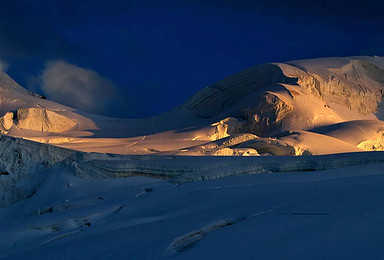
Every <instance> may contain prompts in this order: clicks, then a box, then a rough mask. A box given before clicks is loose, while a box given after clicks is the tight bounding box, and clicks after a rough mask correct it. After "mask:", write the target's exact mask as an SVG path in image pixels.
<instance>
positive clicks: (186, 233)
mask: <svg viewBox="0 0 384 260" xmlns="http://www.w3.org/2000/svg"><path fill="white" fill-rule="evenodd" d="M381 156H382V155H381ZM220 158H221V159H222V160H223V162H224V161H225V157H220ZM276 158H279V157H276ZM241 159H244V158H241ZM277 161H278V159H277ZM383 166H384V164H383V163H372V164H367V165H360V166H354V167H341V168H337V169H331V170H323V171H307V172H285V173H279V172H268V173H260V174H254V175H241V176H232V177H225V178H219V179H213V180H206V181H197V182H190V183H177V184H176V183H170V182H169V181H166V180H161V179H153V178H146V177H130V178H119V179H117V178H107V179H91V178H80V177H79V176H76V175H74V174H73V172H72V170H71V169H69V168H68V167H62V168H55V169H53V170H51V171H49V174H47V175H46V177H45V178H44V180H43V181H42V183H41V184H40V185H39V188H38V189H37V190H36V193H35V194H34V195H33V196H32V197H30V198H28V199H25V200H22V201H20V202H18V203H16V204H14V205H13V206H11V207H9V208H3V209H1V210H0V216H1V219H0V234H1V235H0V237H1V239H0V252H1V254H0V257H1V259H168V258H169V259H174V258H176V259H179V258H180V259H212V258H214V259H239V258H240V259H281V258H300V259H325V258H328V259H329V258H331V259H334V258H341V259H362V258H363V259H377V258H380V257H381V256H382V250H381V248H382V243H383V242H384V235H383V234H384V226H383V214H384V207H383V184H384V174H383V171H382V168H383Z"/></svg>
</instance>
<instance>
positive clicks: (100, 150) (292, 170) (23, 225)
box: [0, 57, 384, 259]
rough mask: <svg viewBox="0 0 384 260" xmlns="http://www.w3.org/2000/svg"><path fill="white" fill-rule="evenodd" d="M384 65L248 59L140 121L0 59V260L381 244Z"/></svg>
mask: <svg viewBox="0 0 384 260" xmlns="http://www.w3.org/2000/svg"><path fill="white" fill-rule="evenodd" d="M383 68H384V58H382V57H348V58H326V59H316V60H306V61H291V62H286V63H270V64H264V65H259V66H255V67H253V68H250V69H248V70H246V71H243V72H240V73H238V74H235V75H234V76H231V77H228V78H226V79H224V80H222V81H220V82H218V83H216V84H214V85H212V86H208V87H206V88H204V89H202V90H201V91H200V92H198V93H197V94H196V95H194V96H193V97H192V98H191V99H189V100H187V101H186V102H185V103H184V104H182V105H181V106H179V107H176V108H175V109H173V110H171V111H169V112H167V113H164V114H161V115H158V116H155V117H152V118H146V119H116V118H108V117H101V116H97V115H91V114H88V113H84V112H81V111H78V110H76V109H73V108H70V107H66V106H63V105H60V104H57V103H55V102H52V101H49V100H46V99H45V97H43V96H40V95H37V94H34V93H31V92H29V91H28V90H26V89H24V88H22V87H21V86H19V85H18V84H17V83H16V82H14V81H13V80H12V79H11V78H10V77H9V76H8V75H7V74H5V73H0V113H1V114H0V116H1V117H0V131H1V133H2V135H1V136H0V259H26V258H28V259H52V258H57V259H166V258H182V259H211V258H227V259H228V258H229V259H234V258H242V259H255V258H257V259H259V258H261V259H281V258H286V257H291V258H305V259H306V258H310V259H316V258H318V259H324V258H348V259H351V258H357V259H361V258H380V256H381V247H382V242H383V241H384V237H383V234H384V233H383V232H382V231H383V225H382V215H383V212H382V211H383V210H382V209H383V207H382V201H383V198H382V197H383V192H382V186H383V184H384V178H383V177H384V174H383V172H382V167H383V165H384V156H383V152H380V151H379V150H384V137H383V134H384V125H383V124H384V122H383V121H381V119H383V117H384V116H383V115H384V111H383V105H382V104H381V102H382V95H383V88H384V71H383ZM373 151H375V152H373ZM347 152H353V153H347ZM336 153H337V154H336ZM311 154H312V155H318V156H279V155H311ZM189 155H203V156H189ZM207 155H242V156H231V157H228V156H207ZM259 155H261V156H259ZM263 155H275V156H263ZM224 177H225V178H224Z"/></svg>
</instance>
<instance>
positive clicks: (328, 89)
mask: <svg viewBox="0 0 384 260" xmlns="http://www.w3.org/2000/svg"><path fill="white" fill-rule="evenodd" d="M383 67H384V58H383V57H346V58H324V59H314V60H301V61H290V62H285V63H269V64H262V65H258V66H255V67H252V68H250V69H247V70H245V71H242V72H240V73H237V74H235V75H233V76H230V77H228V78H226V79H224V80H222V81H219V82H218V83H216V84H213V85H211V86H208V87H206V88H204V89H202V90H201V91H199V92H198V93H197V94H196V95H194V96H193V97H191V98H190V99H189V100H187V101H186V102H185V103H184V104H182V105H181V106H179V107H177V108H175V109H173V110H171V111H169V112H167V113H164V114H161V115H158V116H154V117H152V118H146V119H115V118H107V117H101V116H96V115H91V114H88V113H84V112H81V111H78V110H75V109H72V108H69V107H66V106H62V105H60V104H57V103H54V102H51V101H49V100H46V99H44V97H42V96H39V95H36V94H33V93H31V92H29V91H27V90H25V89H24V88H22V87H21V86H19V85H18V84H17V83H15V82H14V81H13V80H12V79H11V78H9V76H8V75H6V74H5V73H1V75H0V92H1V106H0V113H1V115H2V117H0V130H1V132H2V133H4V134H7V135H10V136H14V137H22V138H27V139H30V140H34V141H38V142H43V143H50V144H53V145H57V146H61V147H65V148H70V149H75V150H79V151H86V152H102V153H104V152H109V153H117V154H166V155H172V154H173V155H263V154H269V155H302V154H332V153H340V152H357V151H373V150H383V149H384V138H383V133H384V132H383V129H384V128H383V127H384V125H383V122H382V121H381V119H383V117H384V110H383V106H382V105H381V101H382V97H383V89H384V76H383V75H384V70H383Z"/></svg>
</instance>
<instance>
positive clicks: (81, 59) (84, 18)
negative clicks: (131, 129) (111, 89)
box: [0, 0, 384, 117]
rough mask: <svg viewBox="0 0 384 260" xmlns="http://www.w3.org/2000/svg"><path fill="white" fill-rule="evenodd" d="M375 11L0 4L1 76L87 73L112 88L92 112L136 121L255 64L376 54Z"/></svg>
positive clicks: (319, 6)
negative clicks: (64, 70) (50, 68)
mask: <svg viewBox="0 0 384 260" xmlns="http://www.w3.org/2000/svg"><path fill="white" fill-rule="evenodd" d="M333 2H336V3H333ZM383 7H384V4H377V3H375V2H374V1H359V3H357V2H354V1H319V2H318V3H316V2H313V1H274V0H271V1H240V0H239V1H229V0H228V1H182V0H179V1H113V0H109V1H76V0H68V1H39V0H37V1H32V0H29V1H27V0H25V1H14V0H12V1H1V8H0V60H1V61H3V62H6V63H8V64H9V69H8V70H7V72H8V74H10V75H11V77H13V78H14V79H15V80H16V81H18V82H19V83H20V84H22V85H23V86H25V87H28V86H29V87H30V88H33V90H34V91H38V92H40V93H42V92H44V89H43V88H42V87H40V85H39V84H40V83H39V81H38V80H36V78H39V75H42V73H43V71H44V69H45V68H46V62H48V61H54V60H63V61H66V62H68V63H70V64H73V65H76V66H79V67H82V68H87V69H90V70H93V71H95V72H97V73H98V74H100V75H101V76H102V77H104V78H107V79H109V80H111V81H113V82H114V84H115V85H116V86H117V87H118V88H119V90H120V92H119V96H120V99H118V100H117V99H116V100H114V98H113V97H112V98H111V102H110V103H109V104H108V105H105V106H106V109H105V110H103V111H102V113H104V114H106V115H113V116H122V117H143V116H150V115H154V114H157V113H160V112H164V111H166V110H168V109H171V108H173V107H175V106H177V105H179V104H181V103H182V102H184V101H185V100H186V99H187V98H189V97H190V96H191V95H193V94H194V93H195V92H196V91H198V90H199V89H201V88H203V87H205V86H207V85H210V84H212V83H214V82H216V81H218V80H220V79H222V78H224V77H226V76H229V75H231V74H234V73H236V72H238V71H240V70H243V69H246V68H248V67H250V66H253V65H256V64H259V63H264V62H272V61H286V60H292V59H306V58H317V57H327V56H350V55H380V56H382V55H384V18H383V17H384V16H383V10H384V8H383ZM108 86H109V85H108V84H107V85H106V87H108ZM48 97H50V96H49V95H48ZM121 97H124V98H121ZM68 98H70V97H64V100H65V99H68ZM124 100H126V101H124ZM60 101H62V100H60Z"/></svg>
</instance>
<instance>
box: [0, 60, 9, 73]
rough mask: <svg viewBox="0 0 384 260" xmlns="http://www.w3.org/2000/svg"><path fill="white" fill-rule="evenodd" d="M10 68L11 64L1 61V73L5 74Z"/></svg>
mask: <svg viewBox="0 0 384 260" xmlns="http://www.w3.org/2000/svg"><path fill="white" fill-rule="evenodd" d="M8 68H9V64H8V63H7V62H5V61H2V60H0V72H5V71H7V70H8Z"/></svg>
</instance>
